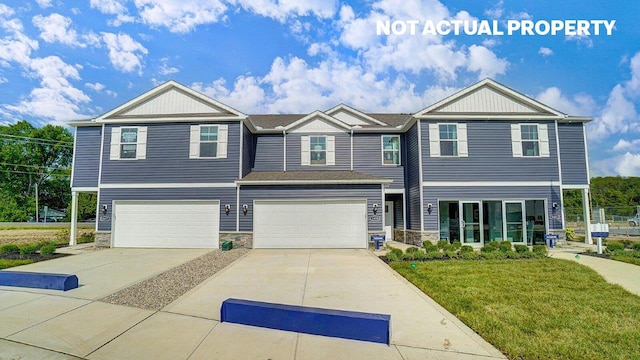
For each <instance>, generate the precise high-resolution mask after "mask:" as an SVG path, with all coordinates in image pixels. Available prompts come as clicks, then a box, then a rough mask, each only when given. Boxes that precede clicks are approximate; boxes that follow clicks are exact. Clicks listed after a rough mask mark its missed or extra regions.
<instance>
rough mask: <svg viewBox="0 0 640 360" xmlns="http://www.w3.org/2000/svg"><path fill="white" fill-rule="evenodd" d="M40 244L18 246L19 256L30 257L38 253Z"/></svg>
mask: <svg viewBox="0 0 640 360" xmlns="http://www.w3.org/2000/svg"><path fill="white" fill-rule="evenodd" d="M39 248H40V244H24V245H22V246H20V255H31V254H35V253H36V252H38V249H39Z"/></svg>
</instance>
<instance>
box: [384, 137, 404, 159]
mask: <svg viewBox="0 0 640 360" xmlns="http://www.w3.org/2000/svg"><path fill="white" fill-rule="evenodd" d="M382 164H383V165H400V136H398V135H382Z"/></svg>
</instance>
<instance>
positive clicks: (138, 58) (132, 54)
mask: <svg viewBox="0 0 640 360" xmlns="http://www.w3.org/2000/svg"><path fill="white" fill-rule="evenodd" d="M102 40H104V42H105V44H106V45H107V48H108V49H109V60H110V61H111V64H112V65H113V67H115V68H116V69H118V70H120V71H122V72H133V71H136V70H138V71H141V70H142V56H143V55H145V54H147V53H148V50H147V49H146V48H145V47H144V46H142V44H140V43H139V42H137V41H135V40H134V39H133V38H131V36H129V35H128V34H124V33H119V34H112V33H102Z"/></svg>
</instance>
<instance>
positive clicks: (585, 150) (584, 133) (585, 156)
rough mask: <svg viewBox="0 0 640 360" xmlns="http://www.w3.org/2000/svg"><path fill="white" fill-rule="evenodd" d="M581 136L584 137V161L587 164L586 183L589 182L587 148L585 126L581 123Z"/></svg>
mask: <svg viewBox="0 0 640 360" xmlns="http://www.w3.org/2000/svg"><path fill="white" fill-rule="evenodd" d="M582 137H583V138H584V161H586V162H587V163H586V165H587V183H589V184H591V174H590V173H589V171H590V170H589V148H588V146H587V127H586V126H584V123H582Z"/></svg>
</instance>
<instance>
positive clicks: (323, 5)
mask: <svg viewBox="0 0 640 360" xmlns="http://www.w3.org/2000/svg"><path fill="white" fill-rule="evenodd" d="M229 3H230V4H233V5H239V6H241V7H242V8H243V9H245V10H247V11H249V12H252V13H255V14H258V15H261V16H264V17H269V18H272V19H276V20H278V21H280V22H284V20H286V19H287V18H288V17H291V16H307V15H314V16H316V17H319V18H323V19H328V18H331V17H333V16H334V15H335V13H336V11H337V9H338V2H337V0H230V1H229Z"/></svg>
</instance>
